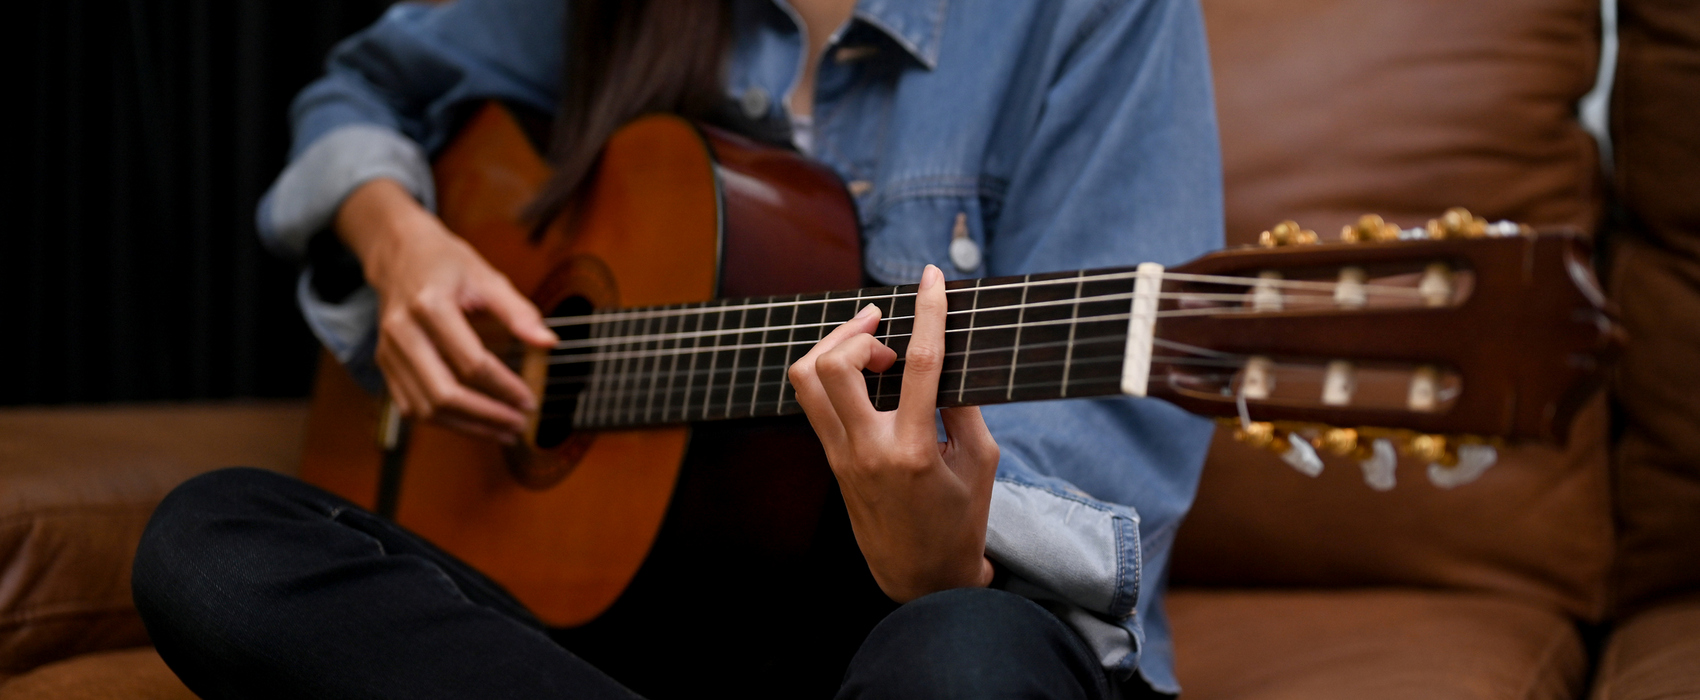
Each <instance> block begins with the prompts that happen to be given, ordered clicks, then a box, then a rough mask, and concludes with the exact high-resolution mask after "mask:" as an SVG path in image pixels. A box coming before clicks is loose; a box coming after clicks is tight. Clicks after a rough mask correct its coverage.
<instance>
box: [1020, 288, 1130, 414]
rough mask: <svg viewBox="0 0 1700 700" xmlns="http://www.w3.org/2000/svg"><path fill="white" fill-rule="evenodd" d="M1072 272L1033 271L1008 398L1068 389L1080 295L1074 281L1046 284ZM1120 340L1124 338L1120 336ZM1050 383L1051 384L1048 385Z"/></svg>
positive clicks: (1058, 393)
mask: <svg viewBox="0 0 1700 700" xmlns="http://www.w3.org/2000/svg"><path fill="white" fill-rule="evenodd" d="M1067 277H1068V275H1033V276H1032V278H1031V279H1032V281H1033V282H1034V284H1032V285H1030V286H1029V287H1028V291H1027V294H1026V298H1025V300H1024V301H1023V304H1024V305H1023V306H1022V309H1021V319H1020V324H1019V326H1018V337H1019V342H1018V343H1017V346H1018V347H1017V348H1016V349H1015V351H1014V352H1013V353H1012V355H1011V359H1010V363H1011V368H1010V373H1011V375H1012V376H1013V377H1014V379H1013V380H1009V379H1006V381H1009V382H1010V384H1011V386H1010V387H1009V388H1006V390H1005V396H1004V399H1003V400H1005V401H1024V400H1036V399H1052V398H1061V396H1062V394H1063V392H1065V391H1067V388H1066V382H1067V378H1066V377H1065V376H1064V371H1065V368H1067V367H1068V366H1069V365H1071V364H1072V361H1073V350H1072V346H1073V344H1074V341H1073V339H1072V338H1073V335H1074V332H1075V323H1076V321H1077V316H1076V315H1075V314H1076V311H1077V308H1076V307H1077V306H1078V302H1079V298H1078V297H1077V296H1076V289H1075V285H1073V284H1066V283H1064V284H1046V282H1052V281H1054V280H1065V281H1066V279H1067ZM1117 341H1118V342H1119V341H1120V338H1119V337H1118V338H1117ZM1047 387H1048V388H1047Z"/></svg>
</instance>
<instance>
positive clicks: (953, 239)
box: [950, 212, 980, 272]
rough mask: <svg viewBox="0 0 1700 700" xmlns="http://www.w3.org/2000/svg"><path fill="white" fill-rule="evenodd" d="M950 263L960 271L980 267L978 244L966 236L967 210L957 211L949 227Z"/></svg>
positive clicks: (969, 270) (968, 270)
mask: <svg viewBox="0 0 1700 700" xmlns="http://www.w3.org/2000/svg"><path fill="white" fill-rule="evenodd" d="M950 264H952V265H955V266H956V269H957V270H960V271H962V272H973V271H975V270H978V269H980V245H979V244H978V243H975V242H974V239H973V238H970V237H969V236H968V212H958V213H957V215H956V224H955V225H954V226H952V227H951V231H950Z"/></svg>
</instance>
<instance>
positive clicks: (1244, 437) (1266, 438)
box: [1234, 422, 1275, 447]
mask: <svg viewBox="0 0 1700 700" xmlns="http://www.w3.org/2000/svg"><path fill="white" fill-rule="evenodd" d="M1234 440H1237V441H1239V442H1242V443H1245V444H1247V445H1250V446H1252V447H1268V446H1269V445H1270V444H1271V443H1273V442H1275V424H1274V423H1256V422H1254V423H1249V424H1246V425H1242V426H1239V427H1237V428H1235V429H1234Z"/></svg>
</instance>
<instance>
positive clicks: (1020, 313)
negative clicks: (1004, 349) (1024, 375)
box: [1003, 275, 1032, 401]
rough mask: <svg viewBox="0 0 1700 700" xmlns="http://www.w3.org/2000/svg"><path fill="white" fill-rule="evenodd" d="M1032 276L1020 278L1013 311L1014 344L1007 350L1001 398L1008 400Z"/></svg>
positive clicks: (1012, 394)
mask: <svg viewBox="0 0 1700 700" xmlns="http://www.w3.org/2000/svg"><path fill="white" fill-rule="evenodd" d="M1031 281H1032V276H1031V275H1028V276H1024V277H1022V278H1021V302H1020V308H1018V309H1016V311H1015V344H1014V345H1013V346H1011V347H1010V351H1009V381H1008V382H1007V383H1006V384H1005V386H1004V392H1003V399H1004V400H1005V401H1010V400H1013V399H1014V398H1015V368H1016V367H1019V366H1021V323H1022V321H1025V320H1027V290H1029V289H1032V285H1031V284H1029V282H1031Z"/></svg>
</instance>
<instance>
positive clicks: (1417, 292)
mask: <svg viewBox="0 0 1700 700" xmlns="http://www.w3.org/2000/svg"><path fill="white" fill-rule="evenodd" d="M1162 297H1163V300H1162V304H1161V306H1160V309H1159V313H1158V314H1157V316H1158V321H1157V327H1156V336H1157V346H1156V353H1155V354H1156V357H1155V358H1154V359H1153V363H1152V372H1151V382H1150V384H1151V386H1150V394H1151V395H1153V396H1160V397H1162V398H1165V399H1167V400H1169V401H1171V402H1173V403H1176V404H1178V405H1180V406H1181V407H1183V408H1186V409H1187V410H1189V411H1192V412H1194V413H1200V414H1206V415H1216V416H1221V417H1223V418H1224V420H1225V422H1232V423H1233V424H1234V425H1236V426H1238V427H1239V429H1240V436H1241V438H1242V439H1243V440H1245V441H1247V442H1251V443H1253V444H1261V445H1268V446H1270V447H1271V448H1272V449H1275V450H1276V451H1277V452H1279V451H1281V450H1283V449H1285V448H1286V446H1287V445H1288V444H1289V443H1290V442H1291V441H1293V440H1295V439H1299V438H1303V439H1305V440H1306V442H1309V443H1311V444H1314V445H1316V446H1317V447H1318V448H1322V449H1327V450H1330V451H1333V452H1335V453H1338V454H1357V455H1358V456H1359V457H1360V458H1366V457H1367V456H1368V455H1369V454H1370V452H1371V451H1372V443H1373V441H1374V440H1376V439H1378V438H1386V439H1389V440H1390V442H1392V443H1393V444H1395V445H1396V446H1397V447H1398V449H1399V451H1401V452H1404V453H1406V454H1409V455H1413V456H1417V457H1419V458H1424V459H1428V460H1430V461H1433V462H1436V463H1440V464H1447V465H1450V464H1455V463H1457V461H1458V459H1459V449H1460V448H1461V447H1462V448H1464V449H1465V451H1466V452H1468V451H1469V447H1468V446H1470V445H1492V444H1496V443H1499V442H1502V441H1526V440H1542V441H1551V442H1563V441H1564V439H1565V433H1566V430H1567V429H1568V426H1569V423H1570V419H1571V417H1572V416H1573V415H1574V414H1575V411H1576V410H1577V409H1578V408H1579V407H1580V405H1581V403H1582V401H1583V400H1584V399H1586V398H1587V396H1588V395H1589V394H1590V393H1591V391H1592V390H1593V389H1594V388H1595V387H1596V386H1597V384H1598V380H1599V379H1600V378H1601V376H1602V369H1603V365H1604V363H1605V361H1606V360H1607V358H1608V356H1609V355H1610V354H1611V353H1612V351H1613V349H1614V348H1615V347H1616V345H1617V344H1618V342H1619V332H1618V329H1617V328H1616V326H1615V325H1614V324H1613V322H1612V320H1611V314H1610V312H1609V309H1608V305H1607V302H1606V300H1605V297H1604V294H1603V293H1602V292H1601V291H1600V287H1599V284H1598V282H1597V281H1596V280H1595V278H1594V275H1593V271H1592V268H1591V263H1590V261H1589V247H1588V243H1587V240H1586V239H1584V238H1583V237H1582V236H1581V235H1579V234H1577V233H1575V232H1568V231H1564V232H1544V233H1536V232H1534V231H1533V230H1531V229H1530V228H1529V227H1527V226H1522V225H1518V224H1513V223H1510V222H1499V223H1488V222H1486V221H1484V220H1482V219H1480V218H1477V217H1474V216H1472V215H1470V213H1469V212H1467V211H1465V210H1462V209H1452V210H1448V211H1447V212H1446V214H1445V215H1443V216H1442V217H1440V218H1438V219H1434V220H1431V221H1429V222H1428V224H1427V225H1426V226H1425V227H1422V228H1413V229H1401V228H1399V227H1398V226H1396V225H1394V224H1390V223H1388V222H1385V221H1383V220H1382V219H1381V218H1380V217H1377V216H1373V215H1369V216H1365V217H1363V218H1362V219H1360V220H1359V221H1358V223H1357V225H1355V226H1348V227H1346V228H1345V230H1344V231H1342V235H1341V238H1340V240H1338V241H1327V242H1322V241H1320V240H1319V238H1318V237H1317V236H1316V234H1314V233H1312V232H1310V231H1306V230H1304V229H1302V228H1301V227H1299V226H1298V225H1297V224H1294V223H1292V222H1283V223H1282V224H1281V225H1279V226H1276V227H1274V228H1272V229H1270V230H1269V231H1266V232H1264V234H1263V236H1262V238H1261V244H1260V245H1255V246H1245V247H1241V248H1234V249H1228V250H1224V251H1220V252H1217V253H1213V254H1210V255H1207V256H1204V257H1202V258H1199V259H1197V260H1195V261H1193V262H1190V263H1188V264H1186V265H1184V266H1181V267H1176V268H1170V269H1169V270H1168V271H1167V273H1165V285H1164V288H1163V294H1162ZM1466 461H1467V460H1466Z"/></svg>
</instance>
